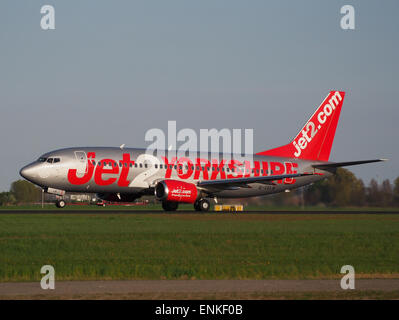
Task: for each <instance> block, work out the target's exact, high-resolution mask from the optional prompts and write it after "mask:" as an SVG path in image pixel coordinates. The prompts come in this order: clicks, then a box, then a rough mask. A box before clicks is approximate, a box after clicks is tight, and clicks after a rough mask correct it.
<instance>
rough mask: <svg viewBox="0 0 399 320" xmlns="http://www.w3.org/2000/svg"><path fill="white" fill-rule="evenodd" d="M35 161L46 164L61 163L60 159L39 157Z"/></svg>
mask: <svg viewBox="0 0 399 320" xmlns="http://www.w3.org/2000/svg"><path fill="white" fill-rule="evenodd" d="M37 161H39V162H48V163H57V162H61V158H46V157H40V158H39V159H38V160H37Z"/></svg>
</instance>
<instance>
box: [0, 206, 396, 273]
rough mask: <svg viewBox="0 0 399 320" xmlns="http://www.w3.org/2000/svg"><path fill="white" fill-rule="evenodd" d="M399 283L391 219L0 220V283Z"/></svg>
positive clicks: (209, 216) (110, 217)
mask: <svg viewBox="0 0 399 320" xmlns="http://www.w3.org/2000/svg"><path fill="white" fill-rule="evenodd" d="M45 264H50V265H53V266H54V267H55V271H56V279H57V280H89V279H90V280H94V279H114V280H115V279H305V278H337V277H340V276H341V275H340V269H341V267H342V266H343V265H347V264H349V265H352V266H354V268H355V271H356V273H357V276H363V277H398V275H399V215H398V216H397V215H384V214H379V215H361V214H355V215H342V214H341V215H334V214H324V215H307V214H303V213H298V214H292V215H291V214H290V215H272V214H264V215H251V214H248V213H244V214H219V215H216V214H183V215H182V214H181V215H175V214H134V215H130V214H127V213H122V214H101V215H94V214H89V213H86V214H75V213H73V214H71V213H70V214H57V215H49V214H43V215H42V214H33V215H29V214H17V215H7V214H3V215H0V281H37V280H39V279H40V278H41V276H42V275H41V274H40V268H41V266H42V265H45Z"/></svg>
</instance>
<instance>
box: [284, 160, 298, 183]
mask: <svg viewBox="0 0 399 320" xmlns="http://www.w3.org/2000/svg"><path fill="white" fill-rule="evenodd" d="M285 168H286V173H287V174H292V173H297V171H296V170H293V169H292V168H298V164H297V163H293V162H286V163H285ZM295 182H296V179H294V178H286V179H284V184H294V183H295Z"/></svg>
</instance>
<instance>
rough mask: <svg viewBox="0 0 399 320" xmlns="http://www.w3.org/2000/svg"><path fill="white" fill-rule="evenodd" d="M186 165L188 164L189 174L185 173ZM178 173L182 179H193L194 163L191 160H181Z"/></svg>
mask: <svg viewBox="0 0 399 320" xmlns="http://www.w3.org/2000/svg"><path fill="white" fill-rule="evenodd" d="M184 163H187V167H188V168H187V172H186V173H184V171H183V168H184ZM177 165H178V168H179V169H178V171H177V175H178V176H179V178H180V179H188V178H190V177H191V175H192V174H193V163H192V162H191V160H190V159H189V158H180V159H179V161H178V163H177Z"/></svg>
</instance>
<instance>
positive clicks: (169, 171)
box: [162, 157, 177, 179]
mask: <svg viewBox="0 0 399 320" xmlns="http://www.w3.org/2000/svg"><path fill="white" fill-rule="evenodd" d="M162 159H163V161H164V162H165V166H166V172H165V178H166V179H168V178H170V177H171V175H172V168H173V165H174V164H175V162H176V160H177V157H173V158H172V162H171V163H169V159H168V158H167V157H162Z"/></svg>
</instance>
